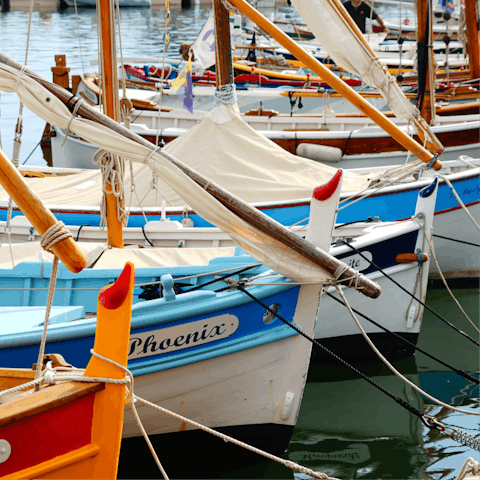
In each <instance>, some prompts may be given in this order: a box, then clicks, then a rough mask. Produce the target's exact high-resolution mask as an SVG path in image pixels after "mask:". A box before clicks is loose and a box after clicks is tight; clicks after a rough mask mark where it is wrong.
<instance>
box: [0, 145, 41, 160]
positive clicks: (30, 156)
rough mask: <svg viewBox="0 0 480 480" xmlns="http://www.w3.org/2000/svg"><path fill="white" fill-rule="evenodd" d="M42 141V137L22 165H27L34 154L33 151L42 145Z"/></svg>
mask: <svg viewBox="0 0 480 480" xmlns="http://www.w3.org/2000/svg"><path fill="white" fill-rule="evenodd" d="M41 142H42V139H40V141H39V142H38V143H37V144H36V145H35V147H33V150H32V151H31V152H30V154H29V155H28V157H27V158H26V159H25V160H24V161H23V162H22V165H25V164H26V163H27V160H28V159H29V158H30V157H31V156H32V155H33V152H34V151H35V150H36V149H37V147H38V146H39V145H40V143H41ZM0 147H1V145H0Z"/></svg>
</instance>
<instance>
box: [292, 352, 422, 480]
mask: <svg viewBox="0 0 480 480" xmlns="http://www.w3.org/2000/svg"><path fill="white" fill-rule="evenodd" d="M395 366H396V368H397V369H399V370H400V371H401V372H402V373H403V374H404V375H405V376H406V377H407V378H408V379H409V380H410V381H411V382H413V383H414V384H415V385H419V377H418V373H417V367H416V364H415V357H410V358H408V359H406V360H403V361H400V362H396V363H395ZM359 369H360V370H361V371H362V372H363V373H365V374H366V375H368V376H369V377H370V378H371V379H372V380H373V381H374V382H376V383H377V384H379V385H380V386H381V387H383V388H384V389H386V390H388V391H389V392H391V393H392V394H393V395H395V396H397V397H399V398H401V399H402V400H404V401H406V402H407V403H409V404H410V405H413V406H414V407H415V408H417V409H418V410H420V411H423V399H422V397H421V395H420V394H419V393H418V392H417V391H415V390H414V389H413V388H412V387H411V386H409V385H407V384H406V383H404V382H403V381H402V380H400V379H399V378H398V377H397V376H395V375H394V374H393V373H392V372H391V371H390V370H388V369H387V368H386V367H385V366H384V365H383V364H382V365H367V366H360V367H359ZM287 456H288V459H289V460H292V461H295V462H298V463H300V464H302V465H305V466H307V467H309V468H311V469H313V470H315V471H321V472H325V473H327V474H328V475H330V476H334V477H338V478H379V477H384V478H385V477H387V478H388V477H391V476H392V475H391V474H392V473H394V474H395V476H394V478H422V475H423V472H424V471H425V468H426V467H427V460H426V456H425V450H424V448H423V437H422V422H421V421H420V419H419V418H418V417H416V416H414V415H413V414H411V413H410V412H408V411H407V410H405V409H404V408H402V407H400V406H399V405H398V404H397V403H396V402H395V401H394V400H393V399H391V398H390V397H388V396H387V395H385V394H384V393H382V392H381V391H380V390H379V389H377V388H375V387H374V386H372V385H370V384H369V383H367V382H366V381H365V380H363V379H362V378H359V377H358V376H357V375H356V374H355V373H354V372H350V371H348V370H347V369H346V368H345V367H340V366H338V367H337V366H333V365H328V366H325V365H311V366H310V371H309V375H308V383H307V387H306V389H305V392H304V397H303V400H302V408H301V410H300V416H299V418H298V421H297V426H296V428H295V431H294V434H293V438H292V442H291V444H290V447H289V450H288V453H287Z"/></svg>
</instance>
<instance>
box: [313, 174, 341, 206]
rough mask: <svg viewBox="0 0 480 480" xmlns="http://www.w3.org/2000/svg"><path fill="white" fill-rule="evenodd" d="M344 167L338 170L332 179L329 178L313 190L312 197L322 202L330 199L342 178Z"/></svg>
mask: <svg viewBox="0 0 480 480" xmlns="http://www.w3.org/2000/svg"><path fill="white" fill-rule="evenodd" d="M342 173H343V171H342V169H340V170H337V173H336V174H335V175H334V176H333V178H332V179H331V180H329V181H328V182H327V183H325V184H324V185H320V186H318V187H316V188H315V189H314V190H313V195H312V197H313V198H315V199H316V200H319V201H320V202H323V201H325V200H328V199H329V198H330V197H331V196H332V195H333V194H334V193H335V190H336V189H337V187H338V184H339V183H340V179H341V178H342Z"/></svg>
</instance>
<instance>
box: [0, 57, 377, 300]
mask: <svg viewBox="0 0 480 480" xmlns="http://www.w3.org/2000/svg"><path fill="white" fill-rule="evenodd" d="M0 61H1V62H2V63H5V64H6V65H9V66H11V67H13V68H16V69H17V70H18V71H19V72H20V71H21V70H22V69H24V70H23V71H24V74H25V75H29V76H30V77H33V78H35V80H36V81H38V82H39V83H40V84H41V85H42V86H44V87H45V88H46V89H47V90H48V91H49V92H51V93H52V94H53V95H55V96H56V97H58V98H59V99H60V100H62V102H63V103H65V104H67V103H68V102H69V101H70V102H71V96H72V95H71V93H70V92H69V91H67V90H65V89H63V88H61V87H59V86H58V85H55V84H54V83H52V82H49V81H48V80H46V79H44V78H42V77H39V76H38V75H37V74H36V73H35V72H33V71H32V70H30V69H29V68H26V67H24V66H23V65H21V64H20V63H18V62H17V61H15V60H13V59H12V58H10V57H7V56H6V55H4V54H2V53H0ZM78 114H79V115H80V116H82V117H83V118H87V119H89V120H92V121H94V122H98V123H100V124H101V125H104V126H106V127H108V128H111V129H112V130H113V131H115V132H117V133H120V134H121V135H123V136H125V137H126V138H129V139H131V140H133V141H135V142H137V143H139V144H140V145H143V146H145V147H146V148H148V149H149V150H154V149H155V148H156V147H155V145H153V144H152V143H150V142H149V141H148V140H145V139H144V138H142V137H141V136H140V135H137V134H136V133H134V132H132V131H131V130H129V129H127V128H125V127H124V126H123V125H121V124H119V123H117V122H114V121H113V120H111V119H110V118H108V117H107V116H105V115H103V114H102V113H100V112H99V111H98V110H95V109H93V108H92V107H91V106H90V105H88V104H86V102H84V103H82V104H81V105H80V107H79V108H78ZM158 154H159V155H162V156H163V157H164V158H165V159H166V160H167V161H169V162H171V163H172V164H173V165H175V166H176V167H178V168H179V169H180V170H182V171H183V172H184V173H185V175H187V176H188V177H189V178H191V179H192V180H193V181H194V182H196V183H197V184H198V185H200V186H201V187H202V188H204V189H205V190H206V191H207V192H209V193H210V194H211V195H212V196H213V197H215V198H216V199H217V200H218V201H219V202H221V203H222V204H224V205H225V206H226V207H227V208H229V209H230V210H231V211H233V212H234V213H235V214H237V215H238V216H239V217H240V218H242V219H243V220H245V221H246V222H248V223H250V224H252V225H254V226H255V227H256V228H258V229H259V230H261V231H263V232H265V233H267V234H268V235H272V236H274V237H275V238H276V239H277V240H279V241H280V242H282V243H284V244H285V245H288V246H289V247H290V248H293V249H294V250H296V251H297V252H298V253H300V254H301V255H303V256H305V257H306V258H308V259H309V260H311V261H312V262H314V263H315V264H317V265H319V266H321V267H322V268H324V269H325V270H326V271H327V272H329V273H330V274H333V273H334V272H335V271H336V269H337V267H338V266H339V265H340V264H341V261H340V260H338V259H336V258H335V257H332V256H331V255H330V254H328V253H326V252H323V251H321V250H318V249H316V248H315V247H314V246H313V245H312V244H311V243H309V242H307V241H306V240H304V239H303V238H301V237H298V236H297V235H295V234H294V233H293V232H291V231H290V230H288V229H287V228H285V227H284V226H283V225H281V224H280V223H279V222H277V221H275V220H273V219H271V218H270V217H268V216H267V215H265V214H264V213H263V212H261V211H260V210H257V209H256V208H254V207H252V206H251V205H249V204H248V203H246V202H244V201H243V200H241V199H240V198H238V197H236V196H235V195H233V194H231V193H230V192H228V191H227V190H225V189H224V188H222V187H221V186H219V185H217V184H215V183H213V182H211V181H210V180H209V179H208V178H206V177H204V176H203V175H201V174H200V173H198V172H196V171H195V170H192V169H191V168H190V167H188V166H187V165H185V164H184V163H183V162H181V161H180V160H178V159H176V158H175V157H173V156H172V155H169V154H167V153H166V152H164V151H162V150H160V151H159V152H158ZM352 272H353V269H348V270H347V271H346V272H345V273H343V275H342V276H341V277H340V279H348V278H351V275H352ZM358 286H359V287H362V288H363V289H362V290H360V292H361V293H362V294H364V295H366V296H368V297H372V298H376V297H378V296H379V295H380V293H381V288H380V287H379V286H378V285H377V284H376V283H375V282H372V281H371V280H370V279H368V278H367V277H364V276H361V277H360V278H359V282H358Z"/></svg>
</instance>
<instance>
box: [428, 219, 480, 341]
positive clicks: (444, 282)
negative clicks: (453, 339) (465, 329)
mask: <svg viewBox="0 0 480 480" xmlns="http://www.w3.org/2000/svg"><path fill="white" fill-rule="evenodd" d="M432 229H433V228H432ZM425 237H426V235H425ZM428 244H429V246H430V252H431V253H432V256H433V259H434V261H435V265H436V266H437V270H438V273H439V274H440V278H441V279H442V282H443V284H444V285H445V287H446V288H447V290H448V293H449V294H450V296H451V297H452V298H453V300H454V301H455V303H456V304H457V305H458V308H459V309H460V310H461V311H462V313H463V314H464V315H465V317H466V318H467V320H468V321H469V322H470V323H471V324H472V326H473V328H474V329H475V330H476V331H477V332H479V333H480V329H479V328H478V327H477V326H476V325H475V323H474V322H472V320H471V319H470V317H469V316H468V315H467V312H465V310H464V309H463V308H462V306H461V305H460V302H459V301H458V300H457V299H456V298H455V295H454V294H453V292H452V291H451V290H450V287H449V286H448V283H447V280H446V279H445V277H444V276H443V273H442V270H441V268H440V265H439V264H438V261H437V256H436V255H435V249H434V247H433V242H432V241H431V240H430V239H428Z"/></svg>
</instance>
